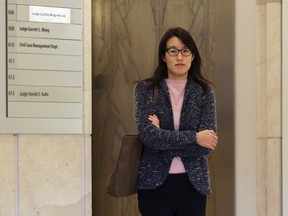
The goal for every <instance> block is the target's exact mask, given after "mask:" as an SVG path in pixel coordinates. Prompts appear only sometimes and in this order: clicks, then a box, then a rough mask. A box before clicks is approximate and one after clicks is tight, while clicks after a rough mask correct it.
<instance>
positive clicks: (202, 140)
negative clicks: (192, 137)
mask: <svg viewBox="0 0 288 216" xmlns="http://www.w3.org/2000/svg"><path fill="white" fill-rule="evenodd" d="M196 139H197V143H198V144H199V145H200V146H202V147H204V148H208V149H211V150H214V149H215V148H216V146H217V143H218V137H217V135H216V133H215V132H214V131H213V130H203V131H199V132H198V133H196Z"/></svg>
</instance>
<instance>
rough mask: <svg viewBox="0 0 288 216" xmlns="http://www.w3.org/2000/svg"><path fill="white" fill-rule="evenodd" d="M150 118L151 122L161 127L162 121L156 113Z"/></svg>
mask: <svg viewBox="0 0 288 216" xmlns="http://www.w3.org/2000/svg"><path fill="white" fill-rule="evenodd" d="M148 119H149V121H151V123H152V124H153V125H155V126H156V127H157V128H160V121H159V119H158V117H157V116H156V115H155V114H153V115H150V116H149V117H148Z"/></svg>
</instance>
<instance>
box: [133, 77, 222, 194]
mask: <svg viewBox="0 0 288 216" xmlns="http://www.w3.org/2000/svg"><path fill="white" fill-rule="evenodd" d="M134 97H135V119H136V124H137V128H138V132H139V135H140V138H141V140H142V142H143V145H144V151H143V157H142V162H141V166H140V171H139V179H138V180H139V181H138V189H155V188H156V187H158V186H160V185H161V184H162V183H163V182H164V181H165V179H166V176H167V175H168V172H169V168H170V165H171V161H172V159H173V157H175V156H180V157H181V159H182V162H183V164H184V166H185V168H186V170H187V174H188V177H189V180H190V182H191V183H192V185H193V186H194V187H195V189H196V190H197V191H199V192H200V193H201V194H203V195H207V194H210V193H211V190H210V181H209V169H208V160H207V157H205V156H206V155H208V154H209V153H210V150H209V149H206V148H203V147H201V146H200V145H198V144H197V143H196V132H197V131H201V130H204V129H211V130H214V131H216V104H215V96H214V90H213V87H212V86H210V87H209V88H208V91H207V92H206V93H203V90H202V87H201V86H200V85H199V84H197V83H195V82H194V81H192V80H188V81H187V84H186V88H185V94H184V100H183V107H182V111H181V116H180V126H179V131H174V124H173V112H172V105H171V101H170V96H169V91H168V87H167V85H166V83H165V81H164V80H162V81H161V82H160V84H159V87H158V98H157V102H156V104H154V103H153V89H152V88H151V87H150V85H149V84H148V83H147V82H145V81H140V82H139V83H138V84H137V85H136V87H135V93H134ZM152 114H156V115H157V116H158V118H159V120H160V128H157V127H155V126H154V125H153V124H152V123H151V122H150V121H149V120H148V116H149V115H152Z"/></svg>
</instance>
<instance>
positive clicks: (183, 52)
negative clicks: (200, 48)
mask: <svg viewBox="0 0 288 216" xmlns="http://www.w3.org/2000/svg"><path fill="white" fill-rule="evenodd" d="M166 52H167V53H168V54H169V55H170V56H173V57H175V56H178V54H179V52H181V55H182V56H186V57H187V56H189V55H191V54H192V52H191V51H190V49H188V48H183V49H181V50H178V49H176V48H174V47H170V48H168V49H166Z"/></svg>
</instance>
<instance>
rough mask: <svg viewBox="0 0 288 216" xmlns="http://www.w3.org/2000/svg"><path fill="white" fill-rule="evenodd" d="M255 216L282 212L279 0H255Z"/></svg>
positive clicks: (268, 215)
mask: <svg viewBox="0 0 288 216" xmlns="http://www.w3.org/2000/svg"><path fill="white" fill-rule="evenodd" d="M256 71H257V83H256V84H257V216H272V215H273V216H274V215H275V216H280V215H281V1H280V0H274V1H272V0H271V1H269V0H258V1H257V70H256Z"/></svg>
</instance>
